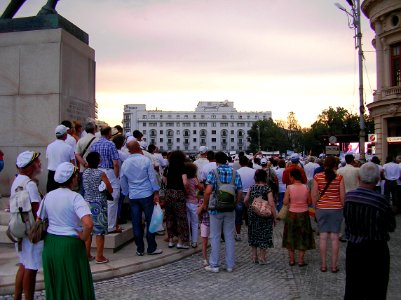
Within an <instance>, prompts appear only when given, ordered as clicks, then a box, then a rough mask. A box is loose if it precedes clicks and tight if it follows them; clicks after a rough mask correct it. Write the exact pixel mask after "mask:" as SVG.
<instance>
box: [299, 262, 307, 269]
mask: <svg viewBox="0 0 401 300" xmlns="http://www.w3.org/2000/svg"><path fill="white" fill-rule="evenodd" d="M307 265H308V264H307V263H302V264H298V266H299V267H300V268H302V267H306V266H307Z"/></svg>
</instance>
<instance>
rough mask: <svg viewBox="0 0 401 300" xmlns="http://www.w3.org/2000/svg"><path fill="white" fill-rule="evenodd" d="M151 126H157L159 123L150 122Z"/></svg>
mask: <svg viewBox="0 0 401 300" xmlns="http://www.w3.org/2000/svg"><path fill="white" fill-rule="evenodd" d="M149 126H150V127H157V123H155V122H149Z"/></svg>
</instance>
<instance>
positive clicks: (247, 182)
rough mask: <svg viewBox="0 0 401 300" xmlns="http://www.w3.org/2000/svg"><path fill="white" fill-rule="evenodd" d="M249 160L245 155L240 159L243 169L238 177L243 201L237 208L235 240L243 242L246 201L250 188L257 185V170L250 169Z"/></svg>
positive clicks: (238, 171) (239, 171) (239, 170)
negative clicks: (242, 227)
mask: <svg viewBox="0 0 401 300" xmlns="http://www.w3.org/2000/svg"><path fill="white" fill-rule="evenodd" d="M248 162H249V159H248V158H247V157H246V156H245V155H244V156H241V157H240V158H239V164H240V166H241V168H239V169H238V170H237V173H238V175H239V176H240V178H241V181H242V198H241V201H240V202H239V203H238V204H237V206H236V207H235V231H236V234H235V240H236V241H241V235H240V234H241V226H242V217H243V215H244V199H245V196H246V194H247V193H248V191H249V188H250V187H251V186H252V185H254V184H255V178H254V177H255V172H256V170H255V169H252V168H249V167H248Z"/></svg>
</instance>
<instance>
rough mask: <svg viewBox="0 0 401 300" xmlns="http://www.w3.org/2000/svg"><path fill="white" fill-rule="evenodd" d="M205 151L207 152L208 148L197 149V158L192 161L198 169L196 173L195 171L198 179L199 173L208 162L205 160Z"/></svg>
mask: <svg viewBox="0 0 401 300" xmlns="http://www.w3.org/2000/svg"><path fill="white" fill-rule="evenodd" d="M207 151H208V148H207V147H206V146H200V147H199V158H198V159H197V160H195V161H194V164H195V165H196V166H197V167H198V171H197V176H198V179H199V178H200V177H201V172H202V169H203V167H204V166H206V165H207V164H208V163H209V160H208V159H207Z"/></svg>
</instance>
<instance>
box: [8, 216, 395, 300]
mask: <svg viewBox="0 0 401 300" xmlns="http://www.w3.org/2000/svg"><path fill="white" fill-rule="evenodd" d="M397 221H398V224H399V222H400V221H401V217H400V216H398V217H397ZM244 229H245V228H244ZM282 229H283V228H282V224H279V225H278V226H277V227H276V228H275V231H274V244H275V248H273V249H270V250H269V252H268V264H267V265H264V266H262V265H257V264H252V263H251V261H250V255H249V247H248V245H247V241H246V231H245V230H243V233H242V238H243V241H241V242H237V243H236V267H235V269H234V272H233V273H228V272H226V271H225V270H224V269H223V268H224V264H223V268H221V271H220V272H219V273H216V274H215V273H208V272H206V271H205V270H204V269H203V268H202V266H201V255H200V253H195V254H193V255H191V256H189V257H187V258H184V259H181V260H179V261H176V262H173V263H169V264H166V265H163V266H160V267H157V268H153V269H148V270H146V271H142V272H139V273H135V274H132V275H128V276H124V277H116V278H113V279H109V280H104V281H100V282H96V283H95V291H96V296H97V299H107V300H110V299H174V298H176V299H184V298H187V299H244V298H245V299H246V298H249V299H308V300H309V299H342V298H343V294H344V283H345V272H344V263H345V255H344V253H345V244H342V245H341V254H340V259H339V264H338V266H339V268H340V272H339V273H337V274H332V273H331V272H327V273H321V272H320V271H319V253H318V251H317V250H311V251H308V252H307V253H306V258H305V259H306V262H307V263H308V266H306V267H304V268H299V267H298V266H297V265H296V266H294V267H290V266H289V265H288V258H287V252H286V250H284V249H282V248H281V234H282ZM400 234H401V228H400V227H398V228H397V230H396V232H395V233H393V234H392V235H391V241H390V248H391V274H390V283H389V291H388V299H390V300H393V299H394V300H395V299H400V295H401V285H400V284H399V283H400V280H401V278H400V277H401V251H400V250H401V235H400ZM223 256H224V255H223ZM372 259H374V258H372ZM223 262H224V259H223ZM3 299H4V300H5V299H12V298H11V296H4V297H2V296H0V300H3ZM35 299H44V292H43V291H39V292H37V293H36V297H35Z"/></svg>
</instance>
